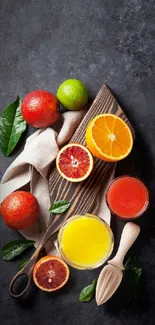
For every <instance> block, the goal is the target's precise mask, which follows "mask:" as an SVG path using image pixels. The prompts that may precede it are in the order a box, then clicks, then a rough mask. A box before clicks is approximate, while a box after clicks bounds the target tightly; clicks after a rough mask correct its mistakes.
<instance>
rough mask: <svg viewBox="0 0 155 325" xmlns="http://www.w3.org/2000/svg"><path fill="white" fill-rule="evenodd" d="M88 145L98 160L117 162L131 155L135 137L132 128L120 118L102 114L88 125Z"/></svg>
mask: <svg viewBox="0 0 155 325" xmlns="http://www.w3.org/2000/svg"><path fill="white" fill-rule="evenodd" d="M86 143H87V147H88V149H89V150H90V151H91V152H92V154H93V155H94V156H96V157H97V158H99V159H102V160H105V161H110V162H116V161H119V160H122V159H124V158H125V157H127V156H128V155H129V153H130V152H131V150H132V147H133V137H132V133H131V131H130V128H129V127H128V125H127V124H126V123H125V122H124V121H123V120H122V119H121V118H120V117H118V116H116V115H113V114H100V115H97V116H96V117H95V118H94V119H93V120H92V121H91V122H90V123H89V124H88V127H87V130H86Z"/></svg>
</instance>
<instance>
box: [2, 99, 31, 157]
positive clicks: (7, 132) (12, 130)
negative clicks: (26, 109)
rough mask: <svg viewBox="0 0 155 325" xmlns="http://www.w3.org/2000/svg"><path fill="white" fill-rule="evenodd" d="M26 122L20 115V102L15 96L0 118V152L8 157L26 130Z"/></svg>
mask: <svg viewBox="0 0 155 325" xmlns="http://www.w3.org/2000/svg"><path fill="white" fill-rule="evenodd" d="M26 126H27V124H26V122H25V121H24V119H23V117H22V115H21V100H20V98H19V97H18V96H17V99H16V101H15V102H14V103H12V104H10V105H9V106H8V107H7V108H6V109H5V110H4V111H3V113H2V115H1V116H0V150H1V151H2V152H3V154H4V155H5V156H9V155H10V153H11V152H12V151H13V149H14V148H15V146H16V144H17V143H18V141H19V139H20V137H21V135H22V133H23V132H24V131H25V130H26Z"/></svg>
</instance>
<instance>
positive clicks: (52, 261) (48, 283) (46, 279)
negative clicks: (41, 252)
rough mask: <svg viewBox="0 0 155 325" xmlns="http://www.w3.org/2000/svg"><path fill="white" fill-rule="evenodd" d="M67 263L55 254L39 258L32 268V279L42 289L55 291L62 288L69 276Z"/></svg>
mask: <svg viewBox="0 0 155 325" xmlns="http://www.w3.org/2000/svg"><path fill="white" fill-rule="evenodd" d="M69 273H70V271H69V268H68V266H67V264H66V263H65V262H64V261H63V260H62V259H60V258H59V257H57V256H45V257H43V258H41V259H40V260H39V261H38V262H37V263H36V265H35V266H34V269H33V280H34V282H35V284H36V285H37V287H38V288H39V289H41V290H43V291H48V292H52V291H56V290H58V289H60V288H62V287H63V286H64V285H65V284H66V282H67V281H68V278H69Z"/></svg>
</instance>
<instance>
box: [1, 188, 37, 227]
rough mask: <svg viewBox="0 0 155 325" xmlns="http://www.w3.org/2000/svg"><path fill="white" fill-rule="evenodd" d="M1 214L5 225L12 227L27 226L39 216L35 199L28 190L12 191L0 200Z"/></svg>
mask: <svg viewBox="0 0 155 325" xmlns="http://www.w3.org/2000/svg"><path fill="white" fill-rule="evenodd" d="M1 215H2V217H3V219H4V221H5V223H6V224H7V226H8V227H10V228H12V229H15V230H19V229H25V228H28V227H30V226H32V225H33V224H34V223H35V222H36V221H37V218H38V216H39V205H38V202H37V199H36V198H35V197H34V195H32V194H31V193H29V192H25V191H17V192H13V193H11V194H10V195H8V196H7V197H6V198H5V199H4V201H3V202H2V204H1Z"/></svg>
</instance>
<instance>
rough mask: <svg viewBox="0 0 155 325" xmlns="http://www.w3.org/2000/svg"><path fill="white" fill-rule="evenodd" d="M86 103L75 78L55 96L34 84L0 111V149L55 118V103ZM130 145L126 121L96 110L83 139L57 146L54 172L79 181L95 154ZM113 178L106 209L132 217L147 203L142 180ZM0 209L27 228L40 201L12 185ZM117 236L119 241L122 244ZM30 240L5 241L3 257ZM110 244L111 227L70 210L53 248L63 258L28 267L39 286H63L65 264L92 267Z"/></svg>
mask: <svg viewBox="0 0 155 325" xmlns="http://www.w3.org/2000/svg"><path fill="white" fill-rule="evenodd" d="M87 103H88V90H87V88H86V86H85V85H84V84H83V83H82V82H81V81H80V80H76V79H69V80H66V81H64V82H63V83H62V84H61V85H60V86H59V88H58V90H57V94H56V96H55V95H53V94H52V93H50V92H49V91H45V90H34V91H32V92H30V93H29V94H27V95H26V97H25V98H24V99H23V101H22V102H21V100H20V98H19V97H17V100H16V101H15V102H14V103H12V104H11V105H9V106H8V108H6V109H5V110H4V112H3V113H2V115H1V116H0V125H1V128H0V150H1V151H2V152H3V154H5V155H6V156H9V155H10V154H11V152H12V151H13V150H14V148H15V147H16V145H17V143H18V141H19V140H20V137H21V135H22V133H23V132H24V131H25V129H26V126H27V124H29V125H31V126H33V127H35V128H47V127H50V126H51V125H53V124H54V123H55V122H57V120H58V119H59V118H60V115H61V113H60V104H61V105H62V106H63V107H64V108H65V109H67V110H73V111H75V110H81V109H83V108H84V107H85V106H86V104H87ZM132 147H133V136H132V133H131V130H130V128H129V126H128V125H127V124H126V123H125V122H124V121H123V120H122V119H121V118H120V117H118V116H116V115H114V114H100V115H97V116H95V117H94V118H93V119H92V120H91V121H90V122H89V124H88V125H87V126H86V130H85V145H82V144H80V143H68V144H66V145H65V146H63V147H62V148H61V149H60V150H59V152H58V154H57V157H56V168H57V172H58V173H59V174H60V176H61V177H62V178H64V179H65V180H67V181H69V182H73V183H79V182H83V181H84V180H86V179H87V178H88V177H91V173H92V171H93V167H94V161H95V160H96V159H100V160H103V161H106V162H112V163H113V162H117V161H120V160H122V159H124V158H126V157H127V156H128V155H129V154H130V152H131V150H132ZM116 181H117V180H114V182H113V183H112V184H111V186H110V187H109V188H108V191H107V195H106V199H107V204H108V206H109V209H110V210H111V211H112V212H114V213H115V214H116V215H117V216H119V217H122V215H121V213H120V211H124V210H123V207H126V210H125V211H127V214H126V216H125V218H126V219H132V218H134V217H137V216H140V215H141V214H142V213H144V211H145V210H146V209H147V207H148V205H149V195H148V190H147V188H146V187H145V185H144V184H143V183H142V182H141V181H140V180H139V181H138V180H137V179H135V178H133V179H132V180H131V179H129V180H128V184H127V182H126V180H124V179H123V178H122V179H121V181H120V182H119V184H116V187H115V182H116ZM131 182H134V183H135V188H134V191H133V192H132V191H131V184H129V183H131ZM132 184H133V183H132ZM112 186H113V188H112ZM114 187H115V189H116V190H114ZM128 187H129V190H128ZM118 193H119V195H118ZM115 197H116V198H115ZM120 198H121V199H120ZM116 201H117V202H116ZM70 205H71V203H70V202H68V201H66V200H64V201H56V202H54V203H53V204H52V206H51V208H50V209H49V211H50V213H51V214H58V215H59V214H61V213H64V212H65V211H66V210H67V209H69V208H70ZM48 208H49V207H47V209H48ZM133 211H136V214H135V215H133ZM0 213H1V216H2V218H3V219H4V221H5V223H6V224H7V226H8V227H11V228H12V229H15V230H22V229H26V228H28V227H31V226H33V225H34V224H35V223H36V222H37V219H38V218H39V215H40V208H39V202H37V199H36V198H35V197H34V195H32V194H31V193H29V192H25V191H15V192H13V193H11V194H10V195H9V196H7V197H6V198H5V199H4V200H3V201H2V203H1V206H0ZM122 213H124V212H122ZM49 227H50V226H49ZM129 227H131V225H129ZM49 229H50V228H49ZM49 229H47V232H46V233H48V231H49ZM133 229H134V228H133ZM46 233H45V235H44V237H45V236H46ZM83 234H85V236H83ZM138 234H139V229H138V230H135V236H133V241H132V242H131V240H129V237H128V238H127V239H128V245H127V243H126V247H128V248H126V251H127V250H128V249H129V247H130V246H131V245H132V243H133V242H134V240H135V239H136V238H137V236H138ZM122 236H123V235H122ZM123 238H124V237H123ZM127 239H126V240H127ZM123 240H124V239H123ZM123 240H122V242H123ZM122 242H121V245H123V244H122ZM124 243H125V241H124ZM33 245H34V242H33V241H30V240H16V241H13V242H10V243H8V244H6V245H5V246H4V247H3V248H2V252H1V256H2V258H3V259H4V260H11V259H13V258H14V257H15V256H18V255H20V254H21V253H23V251H25V250H26V249H27V248H28V247H31V246H33ZM113 245H114V240H113V233H112V230H111V228H110V227H109V226H108V225H107V224H106V223H105V222H104V221H103V220H102V219H101V218H99V217H97V216H94V215H90V214H85V215H83V216H79V215H77V216H73V217H71V218H70V219H69V220H67V222H65V223H64V224H63V225H62V227H61V229H60V230H59V234H58V249H59V253H60V255H61V257H62V258H59V257H57V256H45V257H43V258H41V259H40V260H39V261H37V262H36V264H35V266H34V268H33V280H34V283H35V284H36V285H37V287H38V288H40V289H41V290H43V291H48V292H53V291H56V290H58V289H60V288H62V287H63V286H64V285H65V284H66V283H67V281H68V279H69V274H70V271H69V267H68V265H67V264H69V265H71V266H73V267H75V268H79V269H93V268H96V267H98V266H100V265H102V264H103V263H104V262H105V260H107V259H108V257H109V256H110V255H111V253H112V250H113ZM90 248H91V252H90ZM123 258H124V256H122V263H123ZM27 263H29V261H27V260H24V261H21V262H20V264H19V266H18V270H23V269H24V267H25V265H27ZM109 263H110V262H109ZM130 264H131V265H132V266H133V264H132V262H131V261H129V263H128V269H130V268H131V269H132V271H133V270H134V271H133V273H134V279H136V280H135V281H136V283H137V282H138V280H137V278H136V276H137V272H139V273H138V274H139V277H140V275H141V272H142V270H141V268H140V267H138V266H137V265H136V264H135V267H131V265H130ZM122 265H123V264H122ZM137 270H138V271H137ZM115 271H116V270H115ZM19 272H20V271H19ZM100 279H101V276H100V277H99V281H101V280H100ZM121 279H122V273H121V275H120V274H119V280H118V282H117V283H116V288H117V287H118V285H119V283H120V281H121ZM138 279H139V278H138ZM96 284H97V288H98V287H99V282H97V281H96V280H94V281H93V283H92V284H90V285H89V286H87V287H86V288H84V289H83V290H82V292H81V294H80V297H79V300H80V301H84V302H88V301H90V300H91V299H92V298H93V297H94V294H95V290H96ZM101 291H102V290H101V288H100V287H99V295H97V297H98V298H97V301H98V302H99V303H98V302H97V303H98V304H101V303H100V302H101V301H105V297H104V299H103V296H102V294H101ZM106 297H107V296H106ZM108 297H110V296H108Z"/></svg>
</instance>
